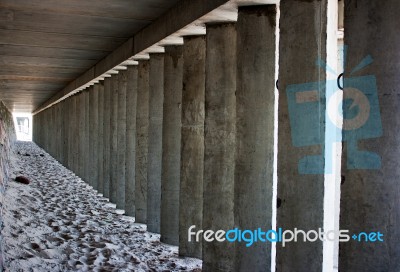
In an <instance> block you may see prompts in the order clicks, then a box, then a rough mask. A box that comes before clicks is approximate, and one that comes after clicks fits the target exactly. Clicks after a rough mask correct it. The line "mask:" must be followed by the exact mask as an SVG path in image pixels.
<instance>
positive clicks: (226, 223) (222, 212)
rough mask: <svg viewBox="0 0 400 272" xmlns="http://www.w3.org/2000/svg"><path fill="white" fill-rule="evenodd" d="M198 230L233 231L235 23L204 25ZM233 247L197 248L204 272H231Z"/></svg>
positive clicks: (224, 244)
mask: <svg viewBox="0 0 400 272" xmlns="http://www.w3.org/2000/svg"><path fill="white" fill-rule="evenodd" d="M206 52H207V57H206V96H205V105H206V107H205V112H206V113H205V116H206V118H205V122H204V194H203V196H204V202H203V229H205V230H214V231H217V230H229V229H231V228H233V227H234V215H233V198H234V170H235V167H234V166H235V123H236V119H235V116H236V108H235V106H236V102H235V92H236V65H237V64H236V29H235V24H233V23H226V24H216V25H208V26H207V51H206ZM234 245H235V244H234V243H229V242H228V241H225V242H222V243H221V242H217V241H214V242H209V243H208V242H207V243H203V269H204V270H205V271H231V270H232V268H233V262H234V253H235V252H234Z"/></svg>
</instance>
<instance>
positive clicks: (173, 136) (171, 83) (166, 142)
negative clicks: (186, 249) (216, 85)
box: [160, 45, 183, 246]
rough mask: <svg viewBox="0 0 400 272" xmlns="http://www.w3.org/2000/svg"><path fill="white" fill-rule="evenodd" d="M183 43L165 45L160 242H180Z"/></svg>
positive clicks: (175, 243) (174, 243)
mask: <svg viewBox="0 0 400 272" xmlns="http://www.w3.org/2000/svg"><path fill="white" fill-rule="evenodd" d="M182 76H183V54H182V46H181V45H177V46H166V47H165V56H164V105H163V125H162V132H163V134H162V179H161V228H160V233H161V242H163V243H167V244H171V245H176V246H177V245H179V186H180V171H181V108H182V107H181V106H182Z"/></svg>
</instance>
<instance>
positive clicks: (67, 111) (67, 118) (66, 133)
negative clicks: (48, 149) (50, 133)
mask: <svg viewBox="0 0 400 272" xmlns="http://www.w3.org/2000/svg"><path fill="white" fill-rule="evenodd" d="M70 103H71V98H70V97H68V98H67V99H65V100H64V101H63V104H64V110H63V115H64V165H65V166H66V167H67V168H70V165H69V162H70V157H69V156H70V153H69V134H70V131H69V128H70V127H69V123H70V118H71V117H70V107H69V106H70Z"/></svg>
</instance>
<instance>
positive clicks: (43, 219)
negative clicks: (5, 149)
mask: <svg viewBox="0 0 400 272" xmlns="http://www.w3.org/2000/svg"><path fill="white" fill-rule="evenodd" d="M17 152H19V154H16V155H15V156H14V158H13V162H12V165H13V166H12V169H11V172H10V173H11V174H12V176H13V177H15V176H18V175H23V176H26V177H28V178H29V179H30V180H31V181H32V182H31V184H30V185H24V184H19V183H16V182H15V181H10V182H9V185H8V188H7V191H6V196H5V199H4V203H3V204H4V205H3V224H4V229H3V230H2V234H3V243H2V247H3V251H4V265H5V269H6V271H52V272H55V271H201V260H198V259H192V258H180V257H178V248H177V247H173V246H170V245H166V244H162V243H160V239H159V238H160V236H159V235H157V234H153V233H149V232H147V231H146V226H145V225H142V224H135V223H134V218H132V217H127V216H123V215H120V214H118V213H117V211H116V210H115V208H114V207H115V206H114V205H112V204H110V203H109V202H108V200H107V199H105V198H103V197H102V196H100V195H97V193H96V191H94V190H93V188H92V187H90V186H89V185H87V184H86V183H84V182H83V181H82V180H81V179H80V178H79V177H77V176H76V175H74V174H73V173H72V172H71V171H69V170H68V169H66V168H65V167H63V166H62V165H61V164H60V163H58V162H57V161H56V160H54V159H53V158H52V157H51V156H50V155H48V154H47V153H46V152H44V151H43V150H42V149H41V148H39V147H37V146H36V145H35V144H34V143H31V142H17V150H16V153H17ZM26 154H29V156H27V155H26ZM40 154H42V156H40Z"/></svg>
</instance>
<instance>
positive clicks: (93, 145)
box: [89, 84, 99, 190]
mask: <svg viewBox="0 0 400 272" xmlns="http://www.w3.org/2000/svg"><path fill="white" fill-rule="evenodd" d="M98 105H99V84H95V85H94V86H93V87H91V88H90V91H89V121H90V124H89V127H90V132H89V153H90V157H91V159H90V170H89V171H90V179H89V184H90V185H91V186H93V188H94V189H95V190H98V180H99V172H98V169H97V167H98V159H99V158H98V152H97V151H98V150H97V148H98V139H99V138H98V137H99V135H98V121H99V120H98Z"/></svg>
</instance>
